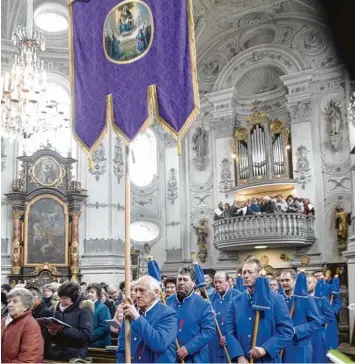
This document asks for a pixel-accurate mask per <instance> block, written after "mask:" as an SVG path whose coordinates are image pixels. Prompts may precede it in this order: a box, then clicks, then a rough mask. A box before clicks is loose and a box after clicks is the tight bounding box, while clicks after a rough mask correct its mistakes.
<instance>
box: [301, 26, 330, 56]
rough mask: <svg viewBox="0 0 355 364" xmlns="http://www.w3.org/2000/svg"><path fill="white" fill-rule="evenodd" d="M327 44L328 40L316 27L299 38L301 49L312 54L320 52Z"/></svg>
mask: <svg viewBox="0 0 355 364" xmlns="http://www.w3.org/2000/svg"><path fill="white" fill-rule="evenodd" d="M326 46H327V42H326V40H325V38H324V37H323V35H322V34H321V33H320V32H318V31H316V30H314V29H309V30H307V31H306V32H305V33H303V34H302V35H301V37H300V40H299V49H300V50H301V51H303V52H304V53H306V54H309V55H312V56H315V55H317V54H320V53H321V52H322V51H323V50H324V48H325V47H326Z"/></svg>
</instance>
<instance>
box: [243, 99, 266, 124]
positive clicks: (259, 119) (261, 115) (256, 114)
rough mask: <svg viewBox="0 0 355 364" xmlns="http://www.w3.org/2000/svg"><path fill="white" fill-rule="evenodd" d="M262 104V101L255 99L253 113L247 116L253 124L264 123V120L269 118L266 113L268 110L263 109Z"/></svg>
mask: <svg viewBox="0 0 355 364" xmlns="http://www.w3.org/2000/svg"><path fill="white" fill-rule="evenodd" d="M260 104H261V101H254V102H253V104H252V105H253V109H252V114H251V115H249V116H247V117H246V118H245V119H246V120H247V121H248V123H249V124H251V125H256V124H263V123H264V121H266V120H267V119H268V115H267V114H266V112H264V111H261V109H260Z"/></svg>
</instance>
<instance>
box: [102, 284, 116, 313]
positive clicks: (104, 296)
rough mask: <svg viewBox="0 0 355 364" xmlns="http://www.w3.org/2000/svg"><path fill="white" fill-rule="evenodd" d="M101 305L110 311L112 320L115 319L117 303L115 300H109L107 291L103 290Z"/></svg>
mask: <svg viewBox="0 0 355 364" xmlns="http://www.w3.org/2000/svg"><path fill="white" fill-rule="evenodd" d="M101 303H103V304H104V305H106V306H107V308H108V309H109V311H110V314H111V318H113V317H114V316H115V312H116V306H115V303H114V302H113V300H111V299H110V298H109V295H108V293H107V292H106V290H105V289H103V288H102V290H101Z"/></svg>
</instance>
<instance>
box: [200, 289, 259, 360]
mask: <svg viewBox="0 0 355 364" xmlns="http://www.w3.org/2000/svg"><path fill="white" fill-rule="evenodd" d="M203 291H204V293H205V296H206V297H207V299H208V302H209V304H210V305H211V308H212V311H213V307H212V303H211V301H210V297H209V296H208V294H207V290H206V287H203ZM258 312H259V311H258ZM213 316H214V322H215V324H216V327H217V331H218V335H219V338H220V339H222V337H223V335H222V332H221V329H220V327H219V324H218V321H217V317H216V316H215V315H214V314H213ZM223 349H224V352H225V353H226V357H227V360H228V363H229V364H231V363H232V362H231V358H230V356H229V354H228V350H227V346H223Z"/></svg>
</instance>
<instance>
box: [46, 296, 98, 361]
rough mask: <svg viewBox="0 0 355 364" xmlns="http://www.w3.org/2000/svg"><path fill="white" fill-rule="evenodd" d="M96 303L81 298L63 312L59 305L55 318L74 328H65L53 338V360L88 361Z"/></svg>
mask: <svg viewBox="0 0 355 364" xmlns="http://www.w3.org/2000/svg"><path fill="white" fill-rule="evenodd" d="M93 311H94V303H93V302H92V301H88V300H83V299H82V297H80V296H79V298H78V299H77V300H76V302H74V303H73V304H71V305H70V306H69V307H68V308H66V309H65V310H64V311H63V312H62V311H61V310H60V308H59V305H58V306H57V307H56V309H55V312H54V317H55V318H57V319H58V320H61V321H63V322H65V323H66V324H68V325H70V326H72V327H70V328H64V330H63V331H62V332H58V333H57V334H56V335H55V336H53V341H54V343H55V348H53V349H52V359H53V360H60V361H66V360H70V359H73V358H81V359H86V358H87V356H88V344H89V341H90V339H91V336H92V332H93V329H94V314H93Z"/></svg>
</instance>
